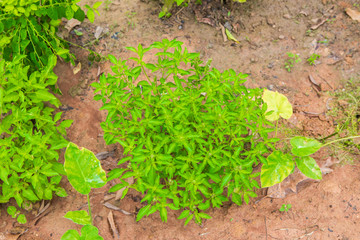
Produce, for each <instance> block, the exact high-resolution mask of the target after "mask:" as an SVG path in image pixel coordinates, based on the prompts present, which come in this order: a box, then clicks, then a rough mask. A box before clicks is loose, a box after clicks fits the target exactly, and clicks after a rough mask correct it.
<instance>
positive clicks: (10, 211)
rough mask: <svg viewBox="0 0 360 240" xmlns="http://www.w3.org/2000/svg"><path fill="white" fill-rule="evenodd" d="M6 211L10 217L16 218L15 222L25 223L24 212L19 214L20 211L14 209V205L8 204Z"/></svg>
mask: <svg viewBox="0 0 360 240" xmlns="http://www.w3.org/2000/svg"><path fill="white" fill-rule="evenodd" d="M7 213H8V214H9V215H10V216H11V217H12V218H16V220H17V222H18V223H20V224H25V223H26V222H27V221H26V217H25V215H24V214H20V211H18V210H17V209H16V207H14V206H9V207H8V208H7Z"/></svg>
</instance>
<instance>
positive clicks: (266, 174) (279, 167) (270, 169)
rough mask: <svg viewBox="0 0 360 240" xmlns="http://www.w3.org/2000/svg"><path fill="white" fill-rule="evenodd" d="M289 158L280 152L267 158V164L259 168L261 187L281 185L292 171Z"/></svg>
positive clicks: (291, 163) (291, 162)
mask: <svg viewBox="0 0 360 240" xmlns="http://www.w3.org/2000/svg"><path fill="white" fill-rule="evenodd" d="M294 166H295V164H294V161H293V160H292V158H291V156H290V155H288V154H284V153H282V152H281V151H274V152H273V153H271V154H270V155H269V156H268V157H267V164H264V165H263V166H262V167H261V175H260V176H261V177H260V178H261V187H263V188H265V187H271V186H273V185H275V184H277V183H281V182H282V181H283V180H284V179H285V178H286V177H287V176H289V174H290V173H291V171H292V170H293V169H294Z"/></svg>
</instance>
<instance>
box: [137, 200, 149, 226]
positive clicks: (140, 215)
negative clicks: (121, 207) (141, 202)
mask: <svg viewBox="0 0 360 240" xmlns="http://www.w3.org/2000/svg"><path fill="white" fill-rule="evenodd" d="M150 210H151V205H150V204H149V205H146V206H145V207H142V208H141V209H140V210H139V212H138V214H137V216H136V221H137V222H138V221H139V220H140V219H142V218H143V217H144V216H145V215H148V213H149V212H150Z"/></svg>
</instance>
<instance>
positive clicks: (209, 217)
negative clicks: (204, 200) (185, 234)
mask: <svg viewBox="0 0 360 240" xmlns="http://www.w3.org/2000/svg"><path fill="white" fill-rule="evenodd" d="M198 215H199V216H200V217H201V218H205V219H211V218H212V217H211V216H210V215H208V214H206V213H204V212H199V213H198Z"/></svg>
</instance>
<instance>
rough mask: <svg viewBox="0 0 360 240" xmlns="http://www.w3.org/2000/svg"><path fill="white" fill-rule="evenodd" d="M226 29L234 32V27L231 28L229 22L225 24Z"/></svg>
mask: <svg viewBox="0 0 360 240" xmlns="http://www.w3.org/2000/svg"><path fill="white" fill-rule="evenodd" d="M224 27H225V28H227V29H228V30H229V31H231V30H232V26H231V24H230V23H229V22H226V23H225V24H224Z"/></svg>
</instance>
